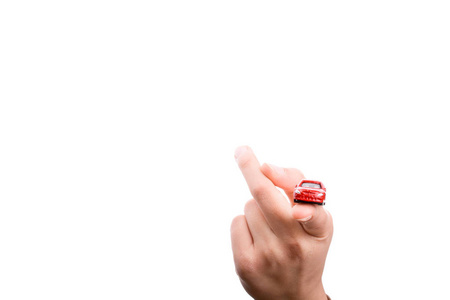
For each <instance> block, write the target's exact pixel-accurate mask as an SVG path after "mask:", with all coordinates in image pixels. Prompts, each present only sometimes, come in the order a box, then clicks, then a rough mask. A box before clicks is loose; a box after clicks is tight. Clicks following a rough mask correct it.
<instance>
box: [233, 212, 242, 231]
mask: <svg viewBox="0 0 450 300" xmlns="http://www.w3.org/2000/svg"><path fill="white" fill-rule="evenodd" d="M244 218H245V216H244V215H239V216H236V217H234V218H233V220H232V221H231V226H230V231H231V232H233V231H235V230H236V229H237V228H239V225H240V224H242V221H243V219H244Z"/></svg>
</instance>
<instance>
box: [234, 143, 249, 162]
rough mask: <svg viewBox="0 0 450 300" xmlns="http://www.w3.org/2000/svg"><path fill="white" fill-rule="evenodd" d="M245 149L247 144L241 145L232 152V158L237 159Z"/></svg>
mask: <svg viewBox="0 0 450 300" xmlns="http://www.w3.org/2000/svg"><path fill="white" fill-rule="evenodd" d="M246 151H247V146H241V147H238V148H237V149H236V151H235V152H234V159H235V160H236V161H237V160H238V159H239V157H240V156H241V155H242V154H244V153H245V152H246Z"/></svg>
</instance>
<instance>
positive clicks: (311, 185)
mask: <svg viewBox="0 0 450 300" xmlns="http://www.w3.org/2000/svg"><path fill="white" fill-rule="evenodd" d="M302 187H309V188H315V189H320V184H317V183H312V182H303V183H302Z"/></svg>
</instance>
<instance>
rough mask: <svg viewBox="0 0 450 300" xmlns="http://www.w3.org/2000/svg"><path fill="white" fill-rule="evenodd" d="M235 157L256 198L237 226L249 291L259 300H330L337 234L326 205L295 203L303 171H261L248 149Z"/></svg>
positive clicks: (238, 257)
mask: <svg viewBox="0 0 450 300" xmlns="http://www.w3.org/2000/svg"><path fill="white" fill-rule="evenodd" d="M235 158H236V162H237V164H238V166H239V168H240V169H241V171H242V174H243V175H244V178H245V180H246V182H247V185H248V187H249V189H250V192H251V194H252V196H253V199H251V200H249V201H248V202H247V203H246V204H245V208H244V215H239V216H237V217H235V218H234V219H233V222H232V223H231V242H232V248H233V257H234V263H235V266H236V273H237V274H238V276H239V278H240V281H241V283H242V285H243V287H244V289H245V290H246V291H247V293H248V294H250V296H252V297H253V298H254V299H296V300H326V299H327V296H326V294H325V291H324V288H323V285H322V273H323V268H324V265H325V259H326V256H327V252H328V248H329V246H330V243H331V238H332V235H333V220H332V218H331V215H330V213H329V212H328V211H327V210H325V209H324V207H323V206H320V205H316V204H304V203H301V204H294V202H293V196H292V195H293V191H294V188H295V185H296V184H298V183H299V182H300V181H301V180H302V179H304V176H303V174H302V173H301V172H300V171H299V170H297V169H293V168H280V167H277V166H273V165H269V164H263V165H262V166H261V165H260V164H259V162H258V160H257V158H256V156H255V155H254V153H253V151H252V150H251V149H250V147H248V146H242V147H239V148H237V149H236V152H235ZM276 187H279V188H281V189H283V190H284V192H285V193H286V195H287V196H288V198H289V201H287V199H286V196H285V195H283V194H282V192H280V191H279V190H278V189H277V188H276Z"/></svg>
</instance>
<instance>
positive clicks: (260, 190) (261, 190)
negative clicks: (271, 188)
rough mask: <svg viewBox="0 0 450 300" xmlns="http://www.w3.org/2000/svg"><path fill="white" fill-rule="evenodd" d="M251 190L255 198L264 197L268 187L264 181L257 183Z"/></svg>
mask: <svg viewBox="0 0 450 300" xmlns="http://www.w3.org/2000/svg"><path fill="white" fill-rule="evenodd" d="M250 192H251V193H252V195H253V197H255V198H263V197H265V196H266V195H267V192H268V189H267V187H266V185H264V184H263V183H257V184H255V185H254V186H252V187H251V189H250Z"/></svg>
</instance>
